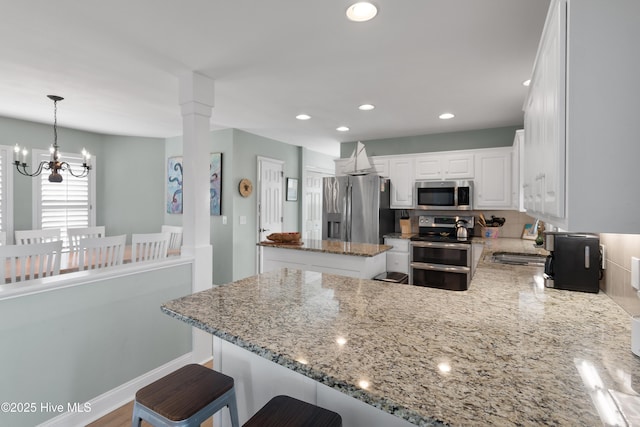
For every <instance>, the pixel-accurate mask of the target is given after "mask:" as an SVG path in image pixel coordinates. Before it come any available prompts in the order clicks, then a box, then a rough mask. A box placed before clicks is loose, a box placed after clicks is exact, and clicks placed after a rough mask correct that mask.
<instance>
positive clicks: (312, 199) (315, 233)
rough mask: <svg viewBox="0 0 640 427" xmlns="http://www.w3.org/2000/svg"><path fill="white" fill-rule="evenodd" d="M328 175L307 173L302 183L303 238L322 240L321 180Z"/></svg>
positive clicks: (313, 172)
mask: <svg viewBox="0 0 640 427" xmlns="http://www.w3.org/2000/svg"><path fill="white" fill-rule="evenodd" d="M325 176H330V175H329V174H326V173H322V172H317V171H307V174H306V177H305V182H304V190H303V191H304V210H303V218H302V224H303V225H304V229H303V230H302V233H303V238H305V239H315V240H322V178H324V177H325Z"/></svg>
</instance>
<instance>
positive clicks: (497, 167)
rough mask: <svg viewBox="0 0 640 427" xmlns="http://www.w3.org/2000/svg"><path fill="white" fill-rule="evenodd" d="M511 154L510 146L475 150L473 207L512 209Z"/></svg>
mask: <svg viewBox="0 0 640 427" xmlns="http://www.w3.org/2000/svg"><path fill="white" fill-rule="evenodd" d="M512 155H513V149H512V148H510V147H509V148H494V149H486V150H478V151H477V152H476V155H475V170H476V178H475V180H474V181H475V187H474V194H475V197H474V199H475V200H474V206H473V208H474V209H513V206H512V202H511V199H512V193H511V188H512V179H513V173H512V170H511V163H512Z"/></svg>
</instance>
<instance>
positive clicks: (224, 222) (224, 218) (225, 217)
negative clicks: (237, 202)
mask: <svg viewBox="0 0 640 427" xmlns="http://www.w3.org/2000/svg"><path fill="white" fill-rule="evenodd" d="M222 225H227V216H226V215H222Z"/></svg>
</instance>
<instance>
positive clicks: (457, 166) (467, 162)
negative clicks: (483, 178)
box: [442, 153, 474, 179]
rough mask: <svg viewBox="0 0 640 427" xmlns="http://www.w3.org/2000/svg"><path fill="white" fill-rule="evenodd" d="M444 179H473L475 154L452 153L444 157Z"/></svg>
mask: <svg viewBox="0 0 640 427" xmlns="http://www.w3.org/2000/svg"><path fill="white" fill-rule="evenodd" d="M442 165H443V173H444V175H443V177H442V178H443V179H473V178H474V162H473V154H471V153H469V154H462V153H461V154H451V155H446V156H444V157H443V158H442Z"/></svg>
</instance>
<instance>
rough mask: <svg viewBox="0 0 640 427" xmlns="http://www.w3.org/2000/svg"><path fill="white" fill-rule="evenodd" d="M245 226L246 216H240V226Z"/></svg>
mask: <svg viewBox="0 0 640 427" xmlns="http://www.w3.org/2000/svg"><path fill="white" fill-rule="evenodd" d="M246 224H247V217H246V215H240V225H246Z"/></svg>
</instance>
